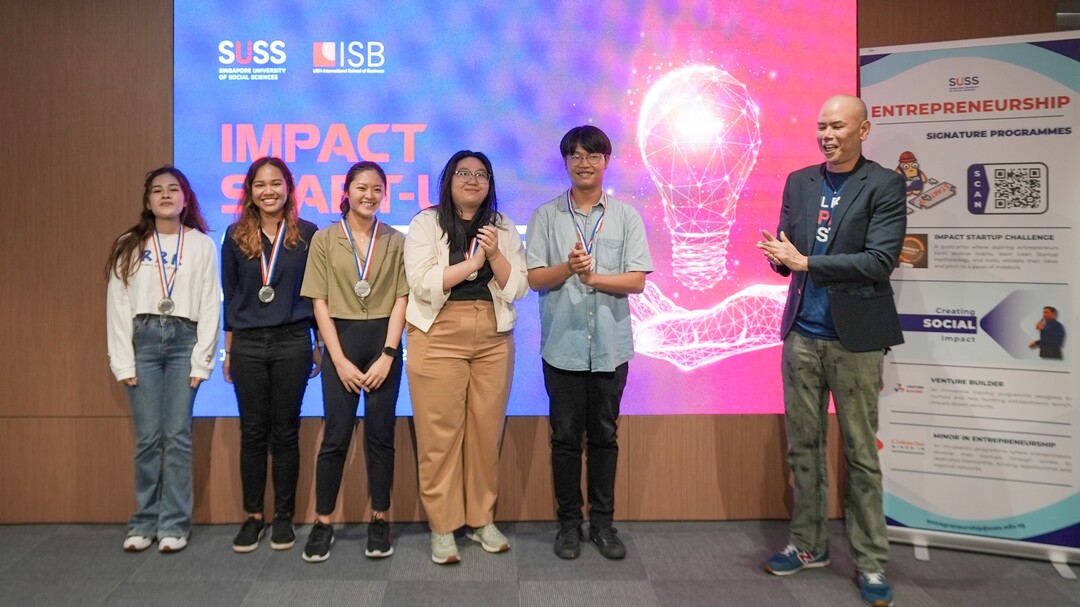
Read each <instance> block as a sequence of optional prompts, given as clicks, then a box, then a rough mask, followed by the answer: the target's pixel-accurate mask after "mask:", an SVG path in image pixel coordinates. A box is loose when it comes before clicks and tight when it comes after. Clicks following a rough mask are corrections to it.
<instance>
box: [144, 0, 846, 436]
mask: <svg viewBox="0 0 1080 607" xmlns="http://www.w3.org/2000/svg"><path fill="white" fill-rule="evenodd" d="M816 5H817V3H802V2H793V1H788V2H760V1H752V2H743V3H735V2H585V3H582V2H572V3H570V2H565V3H564V2H544V3H539V2H537V3H529V2H521V3H511V4H506V3H500V2H473V3H469V4H460V5H459V4H458V3H437V2H428V3H423V2H401V1H399V2H386V3H382V6H380V3H377V2H376V3H355V2H348V3H347V2H321V3H318V4H314V3H307V4H306V5H305V6H304V8H303V9H301V8H298V7H296V6H295V5H294V4H293V3H286V2H277V1H264V2H259V3H254V2H241V3H235V2H223V1H218V2H209V1H203V2H190V3H189V2H178V3H177V6H176V8H175V32H174V34H175V63H176V65H175V79H176V80H175V91H174V96H175V107H174V120H175V125H174V129H175V163H176V165H177V166H178V167H180V168H181V170H183V171H185V172H186V173H187V175H188V176H189V177H190V178H191V179H192V182H193V186H194V188H195V190H196V192H197V193H198V194H199V197H200V201H201V203H202V206H203V209H204V212H205V213H206V215H207V219H208V220H209V222H210V224H211V227H212V229H213V230H214V232H213V234H212V235H213V236H214V237H215V238H220V237H221V235H222V234H223V233H224V231H225V228H226V227H227V226H228V224H229V223H230V222H231V221H232V220H233V217H232V216H231V215H227V214H224V213H222V207H223V206H224V205H227V204H231V203H232V201H230V200H228V199H227V198H226V196H225V195H224V194H223V193H222V180H223V179H224V178H225V176H227V175H235V174H242V173H243V172H244V171H245V170H246V168H247V162H243V163H223V162H222V158H221V134H220V133H221V125H222V124H224V123H254V124H255V125H256V130H258V129H259V127H260V126H261V125H262V124H266V123H309V124H315V125H319V126H320V127H321V128H322V130H323V132H324V134H325V128H326V126H327V125H329V124H331V123H338V122H341V123H345V124H347V125H348V126H349V129H350V131H351V132H352V133H353V134H354V136H355V133H356V131H357V130H359V128H360V127H361V126H363V125H365V124H368V123H426V124H427V125H428V127H427V130H426V131H425V132H424V133H421V134H419V135H417V138H416V141H417V147H416V154H417V158H416V161H415V162H412V163H406V162H403V161H402V159H401V154H400V145H399V143H394V144H393V145H388V146H386V147H385V149H386V150H388V151H390V152H391V154H392V157H391V161H390V162H387V163H383V164H384V167H385V168H386V170H387V172H388V173H401V174H404V175H405V179H404V184H403V186H402V187H404V188H405V190H408V189H409V188H408V185H407V184H409V183H410V180H411V182H412V183H415V182H416V176H417V175H419V174H428V175H431V187H432V190H431V191H430V192H429V193H428V198H429V199H431V200H435V199H436V198H437V193H436V192H435V187H437V183H436V182H437V177H438V173H439V171H440V170H441V169H442V166H443V163H444V162H445V161H446V159H447V158H448V157H449V156H450V155H451V154H452V153H453V152H455V151H456V150H458V149H463V148H468V149H474V150H480V151H483V152H485V153H486V154H488V155H489V156H490V157H491V159H492V162H493V164H494V169H495V173H496V175H497V187H498V194H499V199H500V210H502V211H503V212H505V213H507V214H509V215H510V217H511V218H513V219H514V221H515V222H516V223H518V224H519V225H524V224H525V223H526V222H527V220H528V217H529V214H530V213H531V212H532V209H533V208H535V207H536V205H538V204H540V203H542V202H544V201H546V200H548V199H549V198H551V197H553V196H554V195H556V194H558V193H559V192H561V191H562V190H564V189H565V188H566V187H567V185H568V179H567V177H566V174H565V171H564V168H563V164H562V159H561V158H560V157H559V152H558V143H559V139H560V138H561V137H562V135H563V133H565V132H566V131H567V130H568V129H569V128H570V127H573V126H577V125H580V124H594V125H596V126H599V127H600V128H602V129H604V131H605V132H607V134H608V135H609V136H610V137H611V139H612V141H613V143H614V147H615V149H614V154H613V158H612V163H611V167H610V168H609V170H608V173H607V175H606V179H605V185H606V186H607V188H609V190H610V191H612V193H613V194H614V195H615V196H617V197H618V198H620V199H622V200H623V201H625V202H628V203H631V204H633V205H634V206H635V207H636V208H637V209H638V210H639V211H640V212H641V214H642V216H643V217H644V219H645V223H646V228H647V231H648V234H649V240H650V246H651V250H652V255H653V260H654V263H655V267H656V271H655V272H654V273H653V274H651V275H650V277H649V279H650V280H651V281H653V282H655V283H656V284H657V285H658V286H659V287H660V288H661V289H662V290H663V291H664V293H665V295H667V296H668V297H670V298H672V299H673V300H674V301H675V303H677V304H678V305H680V306H682V307H686V308H690V309H698V308H708V307H711V306H713V305H715V304H716V303H718V302H719V301H721V300H723V299H724V298H725V297H727V296H729V295H731V294H732V293H735V292H737V291H739V290H741V289H743V288H745V287H747V286H749V285H752V284H758V283H771V284H782V283H783V281H782V279H780V278H779V277H778V276H775V275H774V274H773V273H772V272H771V271H770V270H769V269H768V267H767V264H765V263H764V262H762V261H761V257H760V253H759V252H758V251H757V249H756V248H755V247H754V243H755V242H756V241H757V240H758V230H759V229H760V228H767V229H769V230H770V231H771V230H772V229H773V228H774V227H775V225H776V219H777V214H778V210H779V202H780V194H781V190H782V188H783V183H784V179H785V177H786V175H787V173H789V172H790V171H792V170H795V169H797V168H800V167H802V166H805V165H807V164H813V163H816V162H819V161H820V155H819V153H818V151H817V146H816V143H815V140H814V131H815V124H816V120H817V112H818V109H819V107H820V105H821V102H822V101H823V100H824V99H825V98H826V97H828V96H829V95H831V94H834V93H841V92H844V93H854V92H855V90H856V73H857V72H856V70H857V44H856V36H855V24H856V13H855V0H843V1H835V2H831V3H829V4H827V5H822V6H816ZM222 40H233V41H237V40H239V41H247V40H268V41H269V40H284V41H285V43H286V52H287V54H288V59H287V61H286V62H285V63H284V64H283V65H282V66H280V67H285V68H286V70H287V71H286V72H285V74H283V75H282V76H281V77H280V79H279V80H277V81H264V82H229V81H219V80H218V68H219V67H222V65H221V64H220V63H219V62H218V43H219V42H220V41H222ZM353 40H357V41H361V42H365V43H366V42H368V41H372V40H375V41H379V42H382V43H383V44H384V45H385V57H386V64H385V65H384V66H383V67H384V68H385V69H386V73H385V74H381V75H375V74H362V75H323V74H312V73H311V65H312V63H311V62H312V43H313V42H316V41H345V42H349V41H353ZM696 63H700V64H709V65H713V66H716V67H719V68H721V69H724V70H726V71H728V72H730V73H731V75H732V76H734V77H735V78H736V79H737V80H739V81H741V82H742V83H743V84H745V85H746V87H747V89H748V92H749V94H750V96H751V97H752V98H753V99H754V100H755V102H756V103H757V105H758V107H759V109H760V125H761V151H760V156H759V158H758V161H757V164H756V166H755V167H754V169H753V172H752V173H751V175H750V177H749V179H748V181H747V183H746V186H745V188H744V189H743V190H742V195H741V197H740V200H739V204H738V210H737V216H736V221H735V225H734V227H733V228H732V231H731V241H732V244H731V246H730V249H729V252H728V262H727V270H728V275H727V278H726V279H724V280H722V281H721V282H720V283H718V284H717V285H716V286H715V287H713V288H712V289H709V290H707V291H705V292H697V291H691V290H689V289H686V288H684V287H682V286H681V285H680V284H679V283H677V282H676V281H675V280H674V278H673V276H672V273H671V264H670V237H669V234H668V231H667V228H666V227H665V225H664V217H663V208H662V204H661V200H660V197H659V195H658V193H657V191H656V187H655V185H654V184H653V182H652V180H651V178H650V177H649V174H648V171H647V170H646V169H645V167H644V165H643V163H642V160H641V157H640V153H639V151H638V148H637V141H636V127H637V108H638V107H639V106H640V103H641V101H642V99H643V98H644V96H645V94H646V93H647V92H648V90H649V86H650V84H651V83H652V82H655V81H656V80H658V79H659V78H661V77H662V76H663V75H664V74H666V73H668V72H669V71H671V70H673V69H677V68H679V67H682V66H685V65H690V64H696ZM234 65H236V64H234ZM249 65H252V66H253V64H249ZM268 66H269V67H279V66H275V65H273V64H268ZM399 137H400V136H399ZM391 141H395V142H399V141H400V139H393V138H391V137H385V138H382V139H374V140H373V143H375V142H387V143H389V142H391ZM380 147H382V146H381V145H380ZM379 151H382V150H379ZM316 155H317V152H315V151H312V152H301V154H300V155H299V156H298V157H297V159H296V161H295V162H292V163H290V166H291V168H292V169H293V172H294V173H296V174H297V175H302V174H313V175H318V176H319V179H320V182H321V184H322V187H323V189H324V190H327V192H326V194H327V196H328V198H329V199H330V204H331V209H333V208H334V206H336V205H334V203H333V201H334V200H336V198H337V192H331V191H329V189H330V175H333V174H337V175H340V174H343V173H344V172H345V170H346V169H347V168H348V165H349V162H348V161H347V160H345V159H343V158H336V157H335V158H331V160H330V161H329V162H326V163H319V162H317V161H316ZM147 168H148V169H149V168H150V167H147ZM412 188H413V189H415V186H412ZM405 190H403V191H405ZM394 198H395V199H394V200H391V201H390V207H391V208H390V212H389V213H385V214H384V215H383V217H382V218H383V220H385V221H388V222H389V223H392V224H397V225H402V224H408V222H409V220H410V219H411V217H412V216H413V215H414V214H415V213H416V212H417V211H418V210H419V207H418V205H417V203H416V202H402V201H399V200H397V198H396V195H395V197H394ZM301 214H302V216H303V217H305V218H306V219H309V220H311V221H314V222H315V223H316V224H317V225H319V226H320V227H322V226H326V225H328V224H329V223H331V222H333V221H336V220H337V219H338V217H339V216H338V215H337V214H336V213H330V214H320V213H318V212H317V211H316V210H315V209H314V208H311V207H307V206H305V207H303V208H302V211H301ZM518 309H519V322H518V326H517V328H516V330H515V339H516V343H517V361H516V368H515V375H514V386H513V390H512V393H511V398H510V407H509V412H510V414H512V415H544V414H546V413H547V397H546V394H545V392H544V387H543V381H542V377H541V374H540V359H539V354H538V351H539V326H538V314H537V301H536V297H535V294H530V295H529V296H528V297H527V298H526V299H525V300H523V301H521V302H519V303H518ZM777 320H778V319H777ZM630 368H631V372H630V381H629V383H628V385H627V389H626V393H625V396H624V398H623V406H622V413H623V414H634V415H641V414H679V413H734V414H743V413H776V412H780V411H782V408H783V406H782V399H781V390H780V376H779V348H775V347H774V348H767V349H764V350H759V351H756V352H751V353H746V354H742V355H738V356H733V357H730V358H727V359H724V360H721V361H718V362H715V363H712V364H711V365H708V366H705V367H703V368H699V369H695V370H693V371H686V372H684V371H680V370H679V369H677V368H676V367H675V366H673V365H672V364H670V363H668V362H666V361H662V360H656V359H652V358H648V357H645V356H642V355H638V356H636V357H635V359H634V360H633V361H632V362H631V363H630ZM398 412H399V414H404V415H408V414H411V406H410V404H409V400H408V390H407V386H406V385H403V386H402V397H401V400H400V402H399V406H398ZM321 413H322V403H321V389H320V384H319V380H318V379H316V380H313V381H311V382H310V384H309V386H308V391H307V395H306V397H305V402H304V407H303V414H304V415H321ZM195 414H196V415H199V416H231V415H236V404H235V397H234V395H233V391H232V387H231V386H229V385H228V384H225V383H224V381H223V380H222V379H221V374H220V370H219V371H218V372H216V373H215V374H214V376H213V377H212V378H211V380H210V381H209V382H208V383H207V384H204V387H203V388H202V389H201V390H200V392H199V396H198V398H197V400H196V405H195Z"/></svg>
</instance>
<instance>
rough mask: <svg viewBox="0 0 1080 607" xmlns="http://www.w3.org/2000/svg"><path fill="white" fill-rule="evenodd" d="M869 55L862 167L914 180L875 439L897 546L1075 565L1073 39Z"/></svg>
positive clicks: (1078, 129)
mask: <svg viewBox="0 0 1080 607" xmlns="http://www.w3.org/2000/svg"><path fill="white" fill-rule="evenodd" d="M860 55H861V61H860V66H861V67H860V70H861V90H862V96H863V98H864V100H865V101H866V104H867V108H868V113H869V119H870V122H871V124H872V132H871V136H870V138H869V140H868V141H867V145H866V148H865V153H866V155H867V156H868V157H869V158H872V159H874V160H876V161H878V162H880V163H881V164H883V165H886V166H893V167H895V169H896V171H897V172H898V173H901V174H902V175H903V176H904V178H905V181H906V184H907V186H906V187H907V203H908V208H907V212H908V228H907V235H906V238H905V242H904V247H903V251H902V253H901V256H900V262H899V268H898V269H897V270H896V272H895V273H894V274H893V286H894V289H895V291H896V300H897V305H898V309H899V311H900V316H901V322H902V325H903V328H904V338H905V343H904V344H903V345H901V346H898V347H896V348H895V349H894V350H893V352H892V354H891V355H890V356H888V357H887V358H886V369H885V385H884V389H883V392H882V398H881V411H880V431H879V449H880V452H881V461H882V466H883V470H884V476H885V514H886V517H887V519H888V523H889V525H890V537H891V539H893V540H894V541H900V542H906V543H911V544H914V545H916V546H941V547H948V548H960V549H970V550H978V551H985V552H993V553H1001V554H1011V555H1018V556H1027V557H1032V558H1045V559H1047V560H1050V561H1053V562H1058V563H1077V562H1080V468H1078V464H1080V461H1078V456H1080V438H1078V436H1077V434H1078V427H1077V426H1078V424H1080V411H1078V408H1077V402H1076V400H1077V396H1078V390H1077V384H1078V382H1077V380H1078V376H1077V365H1076V361H1077V358H1078V357H1080V348H1077V344H1080V324H1078V323H1077V319H1078V318H1080V316H1078V310H1077V305H1078V302H1080V299H1078V297H1077V288H1078V285H1080V274H1078V271H1077V261H1078V260H1077V247H1076V245H1075V241H1076V236H1077V234H1076V226H1077V223H1078V217H1080V96H1078V92H1080V63H1078V60H1080V38H1078V37H1077V33H1076V32H1067V33H1058V34H1047V35H1036V36H1017V37H1007V38H994V39H981V40H967V41H953V42H942V43H934V44H921V45H909V46H899V47H890V48H869V49H862V51H861V53H860ZM1074 330H1076V331H1078V333H1077V336H1078V337H1076V338H1074V337H1071V336H1070V333H1071V332H1072V331H1074Z"/></svg>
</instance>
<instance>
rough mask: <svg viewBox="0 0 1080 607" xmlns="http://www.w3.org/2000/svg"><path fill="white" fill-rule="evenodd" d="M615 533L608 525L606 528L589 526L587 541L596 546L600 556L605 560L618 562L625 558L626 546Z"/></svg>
mask: <svg viewBox="0 0 1080 607" xmlns="http://www.w3.org/2000/svg"><path fill="white" fill-rule="evenodd" d="M616 533H617V532H616V531H615V528H614V527H611V526H610V525H609V526H607V527H593V526H591V525H590V526H589V539H590V540H592V543H594V544H596V548H597V550H599V551H600V554H602V555H604V557H605V558H609V559H616V560H618V559H622V558H626V546H624V545H623V543H622V540H620V539H619V536H618V535H616Z"/></svg>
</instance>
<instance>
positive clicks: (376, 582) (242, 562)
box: [0, 521, 1080, 607]
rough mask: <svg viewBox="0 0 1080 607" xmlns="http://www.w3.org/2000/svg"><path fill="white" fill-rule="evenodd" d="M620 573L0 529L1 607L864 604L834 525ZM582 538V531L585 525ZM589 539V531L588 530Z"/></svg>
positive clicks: (952, 581) (721, 530)
mask: <svg viewBox="0 0 1080 607" xmlns="http://www.w3.org/2000/svg"><path fill="white" fill-rule="evenodd" d="M616 527H617V528H618V529H619V536H620V537H621V538H622V539H623V541H624V542H625V543H626V545H627V549H628V554H627V557H626V559H625V560H623V561H608V560H605V559H604V558H603V557H601V556H600V554H599V553H598V552H597V551H596V550H595V548H593V547H592V546H591V545H584V546H583V551H582V555H581V558H579V559H577V560H575V561H563V560H560V559H559V558H557V557H556V556H555V555H554V553H553V552H552V549H551V547H552V542H553V541H554V537H555V526H554V524H553V523H506V524H502V525H500V528H501V529H502V530H503V531H504V532H505V533H506V535H507V537H508V538H509V539H510V542H511V550H510V552H508V553H503V554H495V555H493V554H487V553H485V552H484V551H483V550H481V549H480V547H479V546H478V545H476V544H473V543H472V542H470V541H469V540H467V539H465V538H464V537H462V538H460V539H459V541H458V546H459V548H460V550H461V559H462V562H461V563H460V564H458V565H453V566H437V565H434V564H433V563H431V561H430V560H429V543H428V533H427V528H426V527H425V526H423V525H421V524H415V523H413V524H395V525H392V526H391V529H392V532H393V536H394V554H393V556H391V557H390V558H387V559H383V560H379V561H372V560H369V559H366V558H364V556H363V551H364V544H365V541H366V525H343V526H337V527H336V528H335V532H336V535H335V538H336V543H335V544H334V547H333V550H332V552H331V556H330V559H329V560H328V561H326V562H324V563H319V564H311V563H306V562H304V561H303V560H301V558H300V554H301V552H302V550H303V544H304V541H305V540H306V538H307V532H308V529H309V527H308V526H306V525H305V526H300V527H298V528H297V545H296V546H295V547H293V548H292V549H291V550H287V551H280V552H275V551H272V550H270V546H269V541H268V539H264V540H263V543H262V544H261V545H260V546H259V549H258V550H257V551H255V552H253V553H250V554H243V555H241V554H235V553H233V551H232V549H231V541H232V535H233V534H234V533H235V532H236V529H237V528H238V526H237V525H204V526H198V527H196V528H195V530H194V531H193V533H192V537H191V543H190V544H189V545H188V548H187V549H186V550H184V551H183V552H180V553H177V554H171V555H163V554H159V553H158V552H157V551H156V550H155V549H153V548H152V549H150V550H147V551H146V552H144V553H140V554H128V553H125V552H123V550H122V549H121V544H122V542H123V540H124V535H125V527H124V526H122V525H7V526H0V605H3V606H12V607H14V606H18V607H23V606H36V605H42V606H49V607H58V606H64V605H77V606H79V607H86V606H94V605H109V606H112V605H133V606H134V605H137V606H140V607H146V606H158V605H161V606H166V605H197V606H199V607H213V606H218V605H241V606H256V605H290V606H292V605H317V606H321V607H330V606H335V605H357V606H371V607H377V606H381V607H391V606H393V607H397V606H402V607H404V606H409V607H414V606H427V605H431V606H447V607H449V606H455V605H462V606H465V605H467V606H470V607H481V606H486V605H492V606H521V607H533V606H554V607H564V606H565V607H570V606H575V605H580V606H582V607H604V606H608V605H610V606H614V607H636V606H639V605H641V606H646V605H648V606H654V605H656V606H672V607H674V606H699V605H700V606H705V605H708V606H710V607H712V606H728V605H730V606H747V607H754V606H770V607H774V606H780V605H797V606H804V607H843V606H846V605H852V606H856V605H862V604H863V603H862V602H861V601H860V599H859V594H858V589H857V588H856V586H855V584H854V582H853V575H854V568H853V565H852V562H851V558H850V556H849V554H848V550H847V541H846V539H845V537H844V532H843V526H842V523H839V522H834V523H830V534H831V536H832V538H831V554H832V565H831V566H829V567H827V568H824V569H815V570H808V571H804V572H801V573H799V574H797V575H794V576H789V577H784V578H778V577H774V576H771V575H768V574H766V573H764V572H763V571H762V568H761V565H762V563H763V561H764V560H765V559H766V558H767V557H768V556H769V555H770V554H771V553H772V552H773V551H774V550H776V549H778V548H780V547H782V546H783V544H785V543H786V542H785V540H786V523H785V522H783V521H740V522H664V523H641V522H639V523H621V524H620V523H618V522H617V523H616ZM586 529H587V527H586ZM586 533H587V531H586ZM887 577H888V578H889V580H890V582H891V583H892V584H893V587H894V589H895V591H896V604H897V605H903V606H916V605H929V606H942V607H944V606H950V607H952V606H966V605H972V606H976V605H977V606H979V607H995V606H999V605H1000V606H1002V607H1005V606H1008V607H1016V606H1029V605H1080V582H1075V581H1069V580H1064V579H1062V578H1060V577H1059V576H1058V574H1057V573H1056V572H1055V571H1054V569H1053V567H1052V566H1051V565H1050V564H1048V563H1045V562H1041V561H1032V560H1025V559H1017V558H1008V557H1001V556H991V555H984V554H975V553H968V552H956V551H949V550H931V560H930V561H929V562H920V561H917V560H915V558H914V556H913V554H912V550H911V547H910V546H905V545H899V544H894V545H893V547H892V553H891V560H890V563H889V567H888V570H887Z"/></svg>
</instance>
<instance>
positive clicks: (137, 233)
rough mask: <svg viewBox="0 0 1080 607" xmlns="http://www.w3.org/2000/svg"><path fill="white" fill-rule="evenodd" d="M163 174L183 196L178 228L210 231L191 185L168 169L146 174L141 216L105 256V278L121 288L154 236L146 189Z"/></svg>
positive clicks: (161, 168) (170, 167)
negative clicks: (119, 283)
mask: <svg viewBox="0 0 1080 607" xmlns="http://www.w3.org/2000/svg"><path fill="white" fill-rule="evenodd" d="M166 173H168V174H169V175H172V176H173V177H175V178H176V181H177V183H179V184H180V191H181V192H183V194H184V208H183V210H182V211H180V224H181V226H185V227H189V228H192V229H195V230H198V231H200V232H202V233H203V234H206V233H207V232H209V231H210V229H209V228H208V227H207V226H206V220H205V219H203V216H202V210H201V209H200V208H199V200H198V198H196V197H195V192H194V191H192V189H191V182H189V181H188V178H187V176H185V175H184V174H183V173H181V172H180V169H178V168H176V167H174V166H172V165H169V164H166V165H163V166H160V167H158V168H156V169H154V170H152V171H150V172H149V173H147V174H146V181H145V182H144V183H143V196H142V206H143V208H142V213H141V214H140V215H139V223H137V224H135V225H134V226H132V227H130V228H128V229H127V230H126V231H125V232H124V233H123V234H121V235H120V237H119V238H117V239H116V242H114V243H113V246H112V250H111V251H110V252H109V261H108V263H106V264H105V277H106V278H108V277H109V276H110V275H112V274H115V275H116V277H117V278H119V279H120V280H122V281H124V286H127V284H128V281H129V280H130V279H131V275H132V274H134V273H135V270H136V269H137V268H138V265H139V255H140V253H142V251H141V250H140V249H141V248H142V244H143V243H144V242H146V239H147V238H149V237H150V235H151V234H153V233H154V225H155V223H154V212H153V211H151V210H150V189H151V188H152V187H153V186H154V180H155V179H157V178H158V177H160V176H161V175H165V174H166ZM181 229H183V227H182V228H181Z"/></svg>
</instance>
